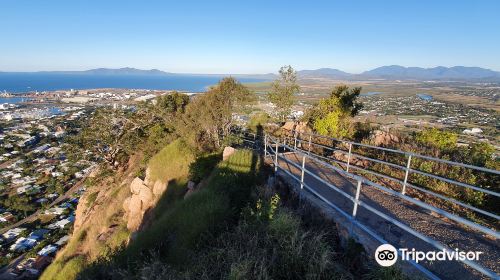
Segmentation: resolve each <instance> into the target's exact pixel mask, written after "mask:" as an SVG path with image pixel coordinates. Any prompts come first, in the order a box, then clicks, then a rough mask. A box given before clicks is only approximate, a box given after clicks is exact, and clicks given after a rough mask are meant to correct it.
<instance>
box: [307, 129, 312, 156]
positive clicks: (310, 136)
mask: <svg viewBox="0 0 500 280" xmlns="http://www.w3.org/2000/svg"><path fill="white" fill-rule="evenodd" d="M311 143H312V135H311V134H309V147H307V155H310V154H311Z"/></svg>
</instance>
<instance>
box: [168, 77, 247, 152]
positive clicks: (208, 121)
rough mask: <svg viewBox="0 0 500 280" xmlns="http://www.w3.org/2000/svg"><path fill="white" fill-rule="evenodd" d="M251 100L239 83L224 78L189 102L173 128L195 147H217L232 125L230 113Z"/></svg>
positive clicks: (245, 89)
mask: <svg viewBox="0 0 500 280" xmlns="http://www.w3.org/2000/svg"><path fill="white" fill-rule="evenodd" d="M252 100H253V95H252V94H251V93H250V91H249V90H248V89H247V88H246V87H245V86H243V85H242V84H241V83H240V82H238V81H237V80H236V79H234V78H224V79H222V80H221V81H220V82H219V83H218V84H217V85H216V86H214V87H212V88H210V90H209V91H208V92H207V93H205V94H203V95H199V96H196V97H195V98H194V99H193V100H192V101H191V103H189V105H188V106H187V107H186V112H185V114H184V115H183V116H182V118H181V119H180V122H179V123H178V125H177V128H176V129H177V131H178V132H179V134H180V136H182V137H183V138H184V139H185V140H186V141H187V142H188V143H189V144H191V145H192V146H194V147H196V148H198V149H201V150H214V149H219V148H220V147H221V145H222V139H223V138H224V137H226V136H227V135H229V132H230V129H231V126H232V125H233V113H235V112H238V111H239V110H241V109H242V108H243V106H244V105H245V104H248V102H251V101H252Z"/></svg>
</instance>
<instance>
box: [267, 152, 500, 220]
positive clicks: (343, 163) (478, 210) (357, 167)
mask: <svg viewBox="0 0 500 280" xmlns="http://www.w3.org/2000/svg"><path fill="white" fill-rule="evenodd" d="M296 149H297V150H300V151H302V152H306V151H305V150H303V149H299V148H296ZM273 153H274V152H273ZM312 155H313V156H315V157H318V158H321V159H324V160H327V161H333V162H335V163H337V164H342V165H347V163H345V162H343V161H340V160H337V159H333V158H328V157H324V156H320V155H317V154H312ZM350 167H351V168H354V169H357V170H360V171H361V172H366V173H369V174H372V175H375V176H378V177H382V178H384V179H388V180H392V181H394V182H396V183H399V184H403V183H404V182H403V181H402V180H400V179H397V178H394V177H391V176H388V175H386V174H382V173H379V172H376V171H373V170H370V169H367V168H363V167H360V166H357V165H354V164H351V165H350ZM406 185H407V186H408V187H411V188H413V189H416V190H419V191H421V192H424V193H426V194H429V195H431V196H435V197H438V198H440V199H443V200H446V201H448V202H451V203H455V204H457V205H460V206H462V207H465V208H468V209H470V210H473V211H475V212H478V213H481V214H483V215H485V216H489V217H491V218H494V219H497V220H500V216H498V215H496V214H494V213H490V212H488V211H485V210H482V209H479V208H477V207H474V206H472V205H469V204H466V203H463V202H461V201H458V200H456V199H453V198H450V197H446V196H444V195H441V194H438V193H436V192H433V191H430V190H427V189H424V188H421V187H418V186H415V185H413V184H410V183H406Z"/></svg>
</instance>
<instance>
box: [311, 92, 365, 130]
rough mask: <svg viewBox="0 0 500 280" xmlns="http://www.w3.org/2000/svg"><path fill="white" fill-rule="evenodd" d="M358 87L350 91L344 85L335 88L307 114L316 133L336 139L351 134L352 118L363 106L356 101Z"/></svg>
mask: <svg viewBox="0 0 500 280" xmlns="http://www.w3.org/2000/svg"><path fill="white" fill-rule="evenodd" d="M360 93H361V88H360V87H355V88H352V89H350V88H349V87H347V86H345V85H340V86H337V87H335V88H334V89H333V90H332V92H331V93H330V96H329V97H328V98H324V99H321V100H320V101H319V102H318V104H316V105H315V106H314V107H313V108H312V109H311V110H310V111H309V113H308V115H307V118H308V121H309V122H310V123H311V124H312V127H313V128H314V130H315V131H316V132H318V133H319V134H321V135H325V136H331V137H336V138H344V137H348V136H350V135H351V134H352V133H353V123H352V117H354V116H356V115H357V114H358V113H359V111H360V110H361V108H363V105H362V104H361V103H359V102H358V101H357V99H358V97H359V94H360Z"/></svg>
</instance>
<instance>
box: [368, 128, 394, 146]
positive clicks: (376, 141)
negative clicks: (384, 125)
mask: <svg viewBox="0 0 500 280" xmlns="http://www.w3.org/2000/svg"><path fill="white" fill-rule="evenodd" d="M400 141H401V139H399V137H398V136H396V135H394V134H391V133H389V132H387V131H382V130H375V131H373V132H372V133H371V135H370V143H372V144H373V145H375V146H390V145H392V144H397V143H399V142H400Z"/></svg>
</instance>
